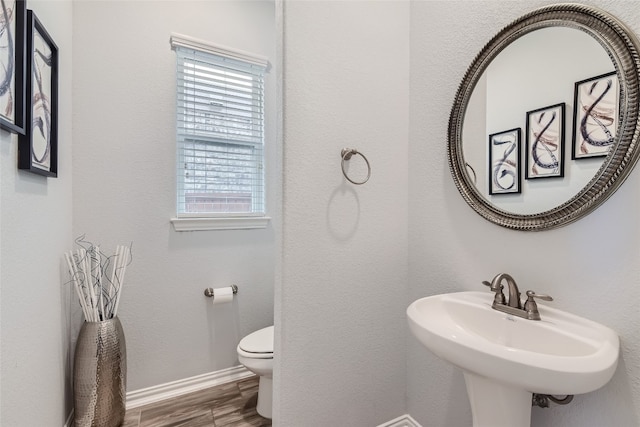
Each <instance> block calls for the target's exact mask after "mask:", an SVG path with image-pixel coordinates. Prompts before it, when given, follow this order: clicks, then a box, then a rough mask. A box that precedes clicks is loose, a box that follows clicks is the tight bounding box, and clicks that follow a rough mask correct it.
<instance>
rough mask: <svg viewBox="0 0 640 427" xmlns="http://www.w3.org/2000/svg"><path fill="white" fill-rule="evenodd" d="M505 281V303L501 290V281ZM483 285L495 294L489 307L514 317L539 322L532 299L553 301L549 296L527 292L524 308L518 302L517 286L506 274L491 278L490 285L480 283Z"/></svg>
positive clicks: (536, 308)
mask: <svg viewBox="0 0 640 427" xmlns="http://www.w3.org/2000/svg"><path fill="white" fill-rule="evenodd" d="M503 280H506V281H507V286H508V287H509V299H508V300H506V301H505V297H504V293H503V292H502V290H503V289H504V285H503V284H502V281H503ZM482 283H483V284H484V285H486V286H489V288H491V292H495V294H496V295H495V297H494V298H493V304H492V305H491V307H492V308H493V309H495V310H498V311H502V312H503V313H508V314H513V315H514V316H518V317H522V318H525V319H529V320H540V312H539V311H538V305H537V304H536V302H535V301H534V300H533V299H534V298H540V299H542V300H545V301H553V298H551V297H550V296H549V295H540V294H536V293H535V292H533V291H527V292H526V294H527V300H526V301H525V303H524V307H523V305H522V302H521V301H520V290H519V289H518V285H517V284H516V281H515V280H514V279H513V277H511V276H510V275H509V274H507V273H500V274H498V275H497V276H496V277H494V278H493V280H492V281H491V283H489V282H487V281H486V280H485V281H483V282H482Z"/></svg>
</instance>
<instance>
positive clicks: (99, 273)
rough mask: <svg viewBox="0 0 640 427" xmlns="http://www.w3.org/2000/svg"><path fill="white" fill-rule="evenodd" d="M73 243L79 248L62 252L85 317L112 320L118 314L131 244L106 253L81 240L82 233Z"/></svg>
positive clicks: (94, 320) (87, 319) (98, 320)
mask: <svg viewBox="0 0 640 427" xmlns="http://www.w3.org/2000/svg"><path fill="white" fill-rule="evenodd" d="M76 243H77V244H78V246H80V248H79V249H77V250H76V251H69V252H67V253H65V254H64V257H65V260H66V262H67V267H68V268H69V273H70V274H71V281H72V282H73V285H74V287H75V290H76V294H77V295H78V299H79V300H80V306H81V307H82V312H83V313H84V317H85V320H86V321H87V322H100V321H103V320H108V319H112V318H113V317H115V316H116V315H117V314H118V306H119V304H120V296H121V295H122V287H123V285H124V278H125V274H126V272H127V265H129V264H130V263H131V245H129V246H123V245H118V246H117V247H116V253H115V254H114V255H111V256H107V255H105V254H104V253H103V252H101V251H100V247H99V246H95V245H94V244H93V243H91V242H87V241H86V240H84V236H81V237H79V238H78V239H76Z"/></svg>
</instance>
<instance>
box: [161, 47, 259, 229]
mask: <svg viewBox="0 0 640 427" xmlns="http://www.w3.org/2000/svg"><path fill="white" fill-rule="evenodd" d="M171 46H172V48H173V49H174V50H175V52H176V57H177V73H176V74H177V105H176V107H177V108H176V128H177V150H178V153H177V178H178V182H177V198H178V200H177V206H178V212H177V213H178V216H179V217H189V216H196V217H207V216H236V215H239V216H243V215H247V216H248V215H264V211H265V209H264V193H265V192H264V170H263V163H264V76H265V71H266V66H267V61H266V60H265V59H263V58H260V57H257V56H253V55H250V54H246V53H244V52H239V51H236V50H231V49H228V48H222V47H217V46H212V45H209V44H207V43H204V42H201V41H197V40H195V39H191V38H187V37H185V36H178V35H172V37H171Z"/></svg>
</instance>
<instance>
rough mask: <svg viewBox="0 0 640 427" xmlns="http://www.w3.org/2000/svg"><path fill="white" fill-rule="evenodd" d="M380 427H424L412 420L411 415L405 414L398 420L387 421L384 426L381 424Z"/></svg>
mask: <svg viewBox="0 0 640 427" xmlns="http://www.w3.org/2000/svg"><path fill="white" fill-rule="evenodd" d="M378 427H422V426H421V425H420V424H418V422H417V421H416V420H414V419H413V418H411V415H409V414H405V415H402V416H400V417H398V418H394V419H393V420H391V421H387V422H386V423H384V424H380V425H379V426H378Z"/></svg>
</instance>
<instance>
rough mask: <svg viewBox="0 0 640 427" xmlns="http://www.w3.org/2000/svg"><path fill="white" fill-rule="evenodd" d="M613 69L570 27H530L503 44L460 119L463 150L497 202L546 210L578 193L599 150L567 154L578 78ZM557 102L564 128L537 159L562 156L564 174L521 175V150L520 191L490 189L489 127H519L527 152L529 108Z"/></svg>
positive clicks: (598, 160) (480, 184) (518, 209)
mask: <svg viewBox="0 0 640 427" xmlns="http://www.w3.org/2000/svg"><path fill="white" fill-rule="evenodd" d="M614 70H615V68H614V64H613V63H612V62H611V59H610V58H609V56H608V55H607V52H606V51H605V49H604V48H603V47H602V46H600V44H599V43H598V41H597V40H595V39H594V38H593V37H591V36H590V35H589V34H587V33H585V32H582V31H580V30H578V29H574V28H567V27H550V28H543V29H540V30H536V31H532V32H530V33H528V34H526V35H525V36H523V37H520V38H519V39H517V40H515V41H514V42H513V43H511V44H510V45H509V46H507V48H505V49H504V50H503V51H502V52H500V54H499V55H498V56H497V57H496V58H494V59H493V61H492V62H491V64H490V65H489V66H488V67H487V69H486V70H485V72H484V73H483V74H482V76H481V78H480V80H479V81H478V83H477V85H476V87H475V88H474V90H473V93H472V95H471V98H470V100H469V105H468V107H467V111H466V114H465V118H464V125H463V134H462V135H463V136H462V142H463V155H464V159H465V161H466V162H467V163H468V164H469V166H470V168H472V169H473V170H474V171H475V174H476V183H475V184H476V187H477V189H478V191H479V192H480V194H482V195H483V196H484V197H486V198H487V199H490V201H491V203H492V204H494V205H495V206H496V207H498V208H501V209H504V210H507V211H510V212H514V213H519V214H532V213H539V212H543V211H546V210H549V209H552V208H554V207H556V206H559V205H561V204H562V203H564V202H565V201H566V200H568V199H570V198H571V197H572V196H574V195H576V194H577V193H578V192H579V191H580V190H581V189H582V188H583V187H584V186H585V185H586V184H587V183H588V182H589V181H590V180H591V179H592V178H593V177H594V176H595V174H596V172H597V171H598V169H599V168H600V166H602V161H603V157H592V158H588V159H584V160H580V161H572V160H571V157H572V156H571V147H572V144H571V141H572V138H573V134H572V133H573V126H572V125H571V123H572V118H573V115H574V113H575V106H574V105H573V103H574V87H575V83H576V82H578V81H581V80H585V79H587V78H591V77H594V76H598V75H602V74H605V73H608V72H611V71H614ZM560 103H565V105H566V110H565V122H564V126H563V128H564V135H562V137H560V136H558V137H557V138H554V140H553V141H549V144H547V146H546V147H543V148H542V149H540V150H539V151H541V153H540V161H541V162H544V161H545V154H546V155H547V162H550V163H551V162H553V161H554V160H555V162H559V161H560V160H563V159H564V168H563V172H564V174H563V175H564V176H553V178H548V179H526V177H525V166H526V165H525V162H524V158H523V156H520V162H521V164H520V165H518V166H519V168H518V169H519V170H518V171H517V172H518V173H519V174H520V177H521V181H520V182H521V188H520V191H519V192H518V193H507V194H508V195H507V196H505V194H503V193H498V194H496V192H495V191H491V185H490V184H491V182H490V179H491V173H490V172H491V168H490V167H489V158H488V155H489V149H488V148H489V140H488V135H492V134H495V133H498V132H503V131H506V130H510V129H513V128H520V129H522V138H521V141H520V144H521V148H522V153H523V154H524V153H526V152H528V151H527V150H525V146H526V144H525V143H526V135H525V129H526V119H527V115H526V113H527V112H529V111H533V110H536V109H539V108H543V107H547V106H551V105H554V104H560ZM558 119H560V118H558ZM558 121H559V120H558ZM560 150H563V153H561V152H560ZM561 154H564V156H561ZM494 160H495V159H494ZM494 164H495V162H494ZM558 167H559V165H558ZM504 178H505V179H506V180H507V185H508V184H509V183H510V181H509V180H511V179H512V178H511V177H510V176H508V175H507V176H504ZM507 178H508V179H507ZM472 180H473V177H472ZM491 194H493V195H491Z"/></svg>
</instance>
